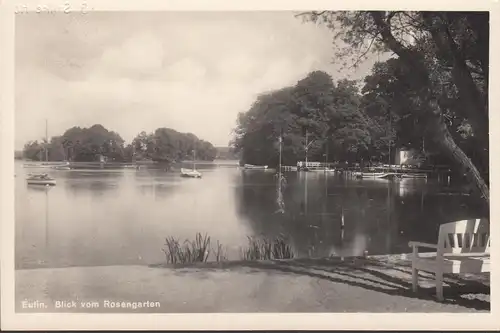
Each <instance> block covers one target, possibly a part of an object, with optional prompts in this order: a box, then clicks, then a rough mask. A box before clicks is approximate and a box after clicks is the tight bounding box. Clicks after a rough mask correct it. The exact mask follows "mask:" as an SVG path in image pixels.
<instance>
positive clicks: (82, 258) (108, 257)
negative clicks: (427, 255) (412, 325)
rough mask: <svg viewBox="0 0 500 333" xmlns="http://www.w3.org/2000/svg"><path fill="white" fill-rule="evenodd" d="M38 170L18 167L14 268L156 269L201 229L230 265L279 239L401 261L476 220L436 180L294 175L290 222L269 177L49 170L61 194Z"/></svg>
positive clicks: (468, 205) (466, 204)
mask: <svg viewBox="0 0 500 333" xmlns="http://www.w3.org/2000/svg"><path fill="white" fill-rule="evenodd" d="M35 171H40V170H34V169H24V168H23V167H22V163H16V178H15V179H16V191H15V195H16V200H15V201H16V268H28V267H65V266H89V265H124V264H153V263H159V262H162V261H164V258H165V257H164V253H163V252H162V250H161V249H162V248H163V245H164V243H165V238H166V237H168V236H173V237H175V238H179V239H180V240H184V239H186V238H190V239H193V238H194V236H195V234H196V233H197V232H201V233H203V234H204V233H207V234H208V235H210V236H211V239H212V244H213V245H214V244H215V242H216V240H219V241H220V242H221V243H222V244H223V245H224V246H225V247H226V251H227V256H228V257H229V258H230V259H239V257H240V248H241V247H242V246H245V245H246V244H247V242H248V240H247V237H248V236H265V237H274V236H278V235H280V234H282V235H284V236H285V237H287V238H288V239H289V242H290V243H291V245H292V246H293V247H294V249H295V251H296V252H297V253H298V254H299V255H300V256H328V255H360V254H362V253H363V251H364V250H367V251H368V252H369V253H370V254H386V253H402V252H408V251H409V249H408V247H407V243H408V241H409V240H420V241H427V242H434V241H436V239H435V238H436V236H437V234H436V233H437V228H438V226H439V224H441V223H445V222H449V221H453V220H457V219H462V218H468V217H476V216H478V215H479V211H478V209H477V208H476V207H475V205H474V202H473V198H471V197H470V196H466V195H460V192H461V189H460V188H458V187H450V186H448V185H443V184H439V183H437V181H432V180H401V181H387V180H352V179H344V178H342V177H339V176H336V175H334V174H326V175H325V174H324V173H323V172H308V173H297V172H290V173H286V178H287V187H286V189H285V193H284V201H285V213H283V214H281V213H277V212H276V211H277V209H278V206H277V203H276V179H275V177H274V174H273V173H272V172H263V171H246V172H245V171H241V170H238V169H236V168H223V167H210V166H208V167H205V169H204V170H202V172H203V178H202V179H185V178H181V177H179V175H178V173H176V172H171V173H168V172H165V171H163V170H158V169H157V170H153V169H141V170H134V169H121V170H59V171H58V170H51V169H48V170H47V171H48V173H49V174H51V175H52V176H53V177H55V178H56V179H57V185H56V186H54V187H43V186H42V187H40V186H31V185H27V184H26V180H25V178H26V174H27V173H28V172H35ZM342 219H343V221H344V225H345V227H344V229H343V231H342V229H341V221H342Z"/></svg>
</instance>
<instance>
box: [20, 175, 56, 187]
mask: <svg viewBox="0 0 500 333" xmlns="http://www.w3.org/2000/svg"><path fill="white" fill-rule="evenodd" d="M26 181H27V183H28V185H56V180H55V179H54V178H52V177H50V176H49V175H47V174H46V173H42V174H37V175H30V176H29V177H28V178H27V179H26Z"/></svg>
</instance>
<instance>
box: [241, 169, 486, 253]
mask: <svg viewBox="0 0 500 333" xmlns="http://www.w3.org/2000/svg"><path fill="white" fill-rule="evenodd" d="M241 177H242V181H241V185H240V186H237V187H236V188H235V191H236V197H237V200H236V202H237V206H238V207H237V210H238V213H239V214H240V215H241V216H242V217H244V218H245V220H248V221H250V224H251V225H250V227H251V229H252V230H253V231H254V235H262V236H265V237H269V238H270V237H275V236H277V235H279V234H283V235H285V236H287V237H288V238H289V239H290V242H291V245H292V246H293V247H294V248H295V250H296V251H297V252H298V255H299V256H310V257H322V256H329V255H334V256H359V255H362V254H363V253H364V252H365V251H368V253H369V254H387V253H405V252H408V251H409V249H408V247H407V243H408V241H409V240H415V239H418V240H421V241H428V242H431V241H435V238H436V237H437V229H438V227H439V225H440V224H442V223H446V222H449V221H453V220H458V219H462V218H467V217H475V216H478V214H480V213H479V210H478V207H477V205H475V200H474V198H471V197H470V196H464V195H460V194H459V190H460V189H459V188H454V189H451V188H449V187H446V186H442V185H440V184H439V183H437V182H436V181H432V180H425V179H403V180H380V179H373V180H369V179H363V180H355V179H346V178H344V177H341V176H338V175H334V174H325V173H324V172H298V173H286V179H287V187H286V189H285V191H284V193H283V198H284V201H285V204H286V210H285V213H283V214H275V211H276V197H275V195H276V192H275V188H276V187H275V178H273V175H272V174H266V173H264V172H258V171H254V172H243V173H242V176H241ZM451 190H453V191H455V193H452V194H453V195H450V194H449V193H448V192H447V191H451ZM457 191H458V192H457ZM342 221H344V227H342Z"/></svg>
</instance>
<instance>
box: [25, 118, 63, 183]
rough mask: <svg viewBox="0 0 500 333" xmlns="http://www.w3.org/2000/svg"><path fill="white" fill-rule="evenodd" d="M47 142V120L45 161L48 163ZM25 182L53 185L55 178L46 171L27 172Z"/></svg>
mask: <svg viewBox="0 0 500 333" xmlns="http://www.w3.org/2000/svg"><path fill="white" fill-rule="evenodd" d="M47 142H48V136H47V122H45V148H44V150H45V163H48V160H49V153H48V150H47ZM26 182H27V183H28V185H47V186H48V185H55V184H56V180H55V179H54V178H52V177H50V176H49V175H48V174H46V173H42V174H28V178H26Z"/></svg>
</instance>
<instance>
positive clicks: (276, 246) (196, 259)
mask: <svg viewBox="0 0 500 333" xmlns="http://www.w3.org/2000/svg"><path fill="white" fill-rule="evenodd" d="M162 251H163V252H164V253H165V258H166V261H167V263H169V264H192V263H203V262H207V261H209V259H211V260H210V261H215V262H222V261H227V260H228V258H227V254H226V249H225V247H224V246H223V245H222V244H221V243H220V242H219V241H217V242H216V244H215V247H214V248H212V247H211V240H210V236H208V235H206V234H205V235H202V234H201V233H197V234H196V236H195V239H194V240H189V239H186V240H185V241H184V242H181V241H180V240H179V239H176V238H174V237H167V238H166V239H165V247H164V248H163V249H162ZM293 258H294V251H293V248H292V247H291V245H289V244H288V242H287V240H286V238H285V237H283V236H278V237H276V238H274V239H271V240H270V239H267V238H257V237H248V245H247V246H246V247H243V248H240V259H241V260H245V261H252V260H273V259H293Z"/></svg>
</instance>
